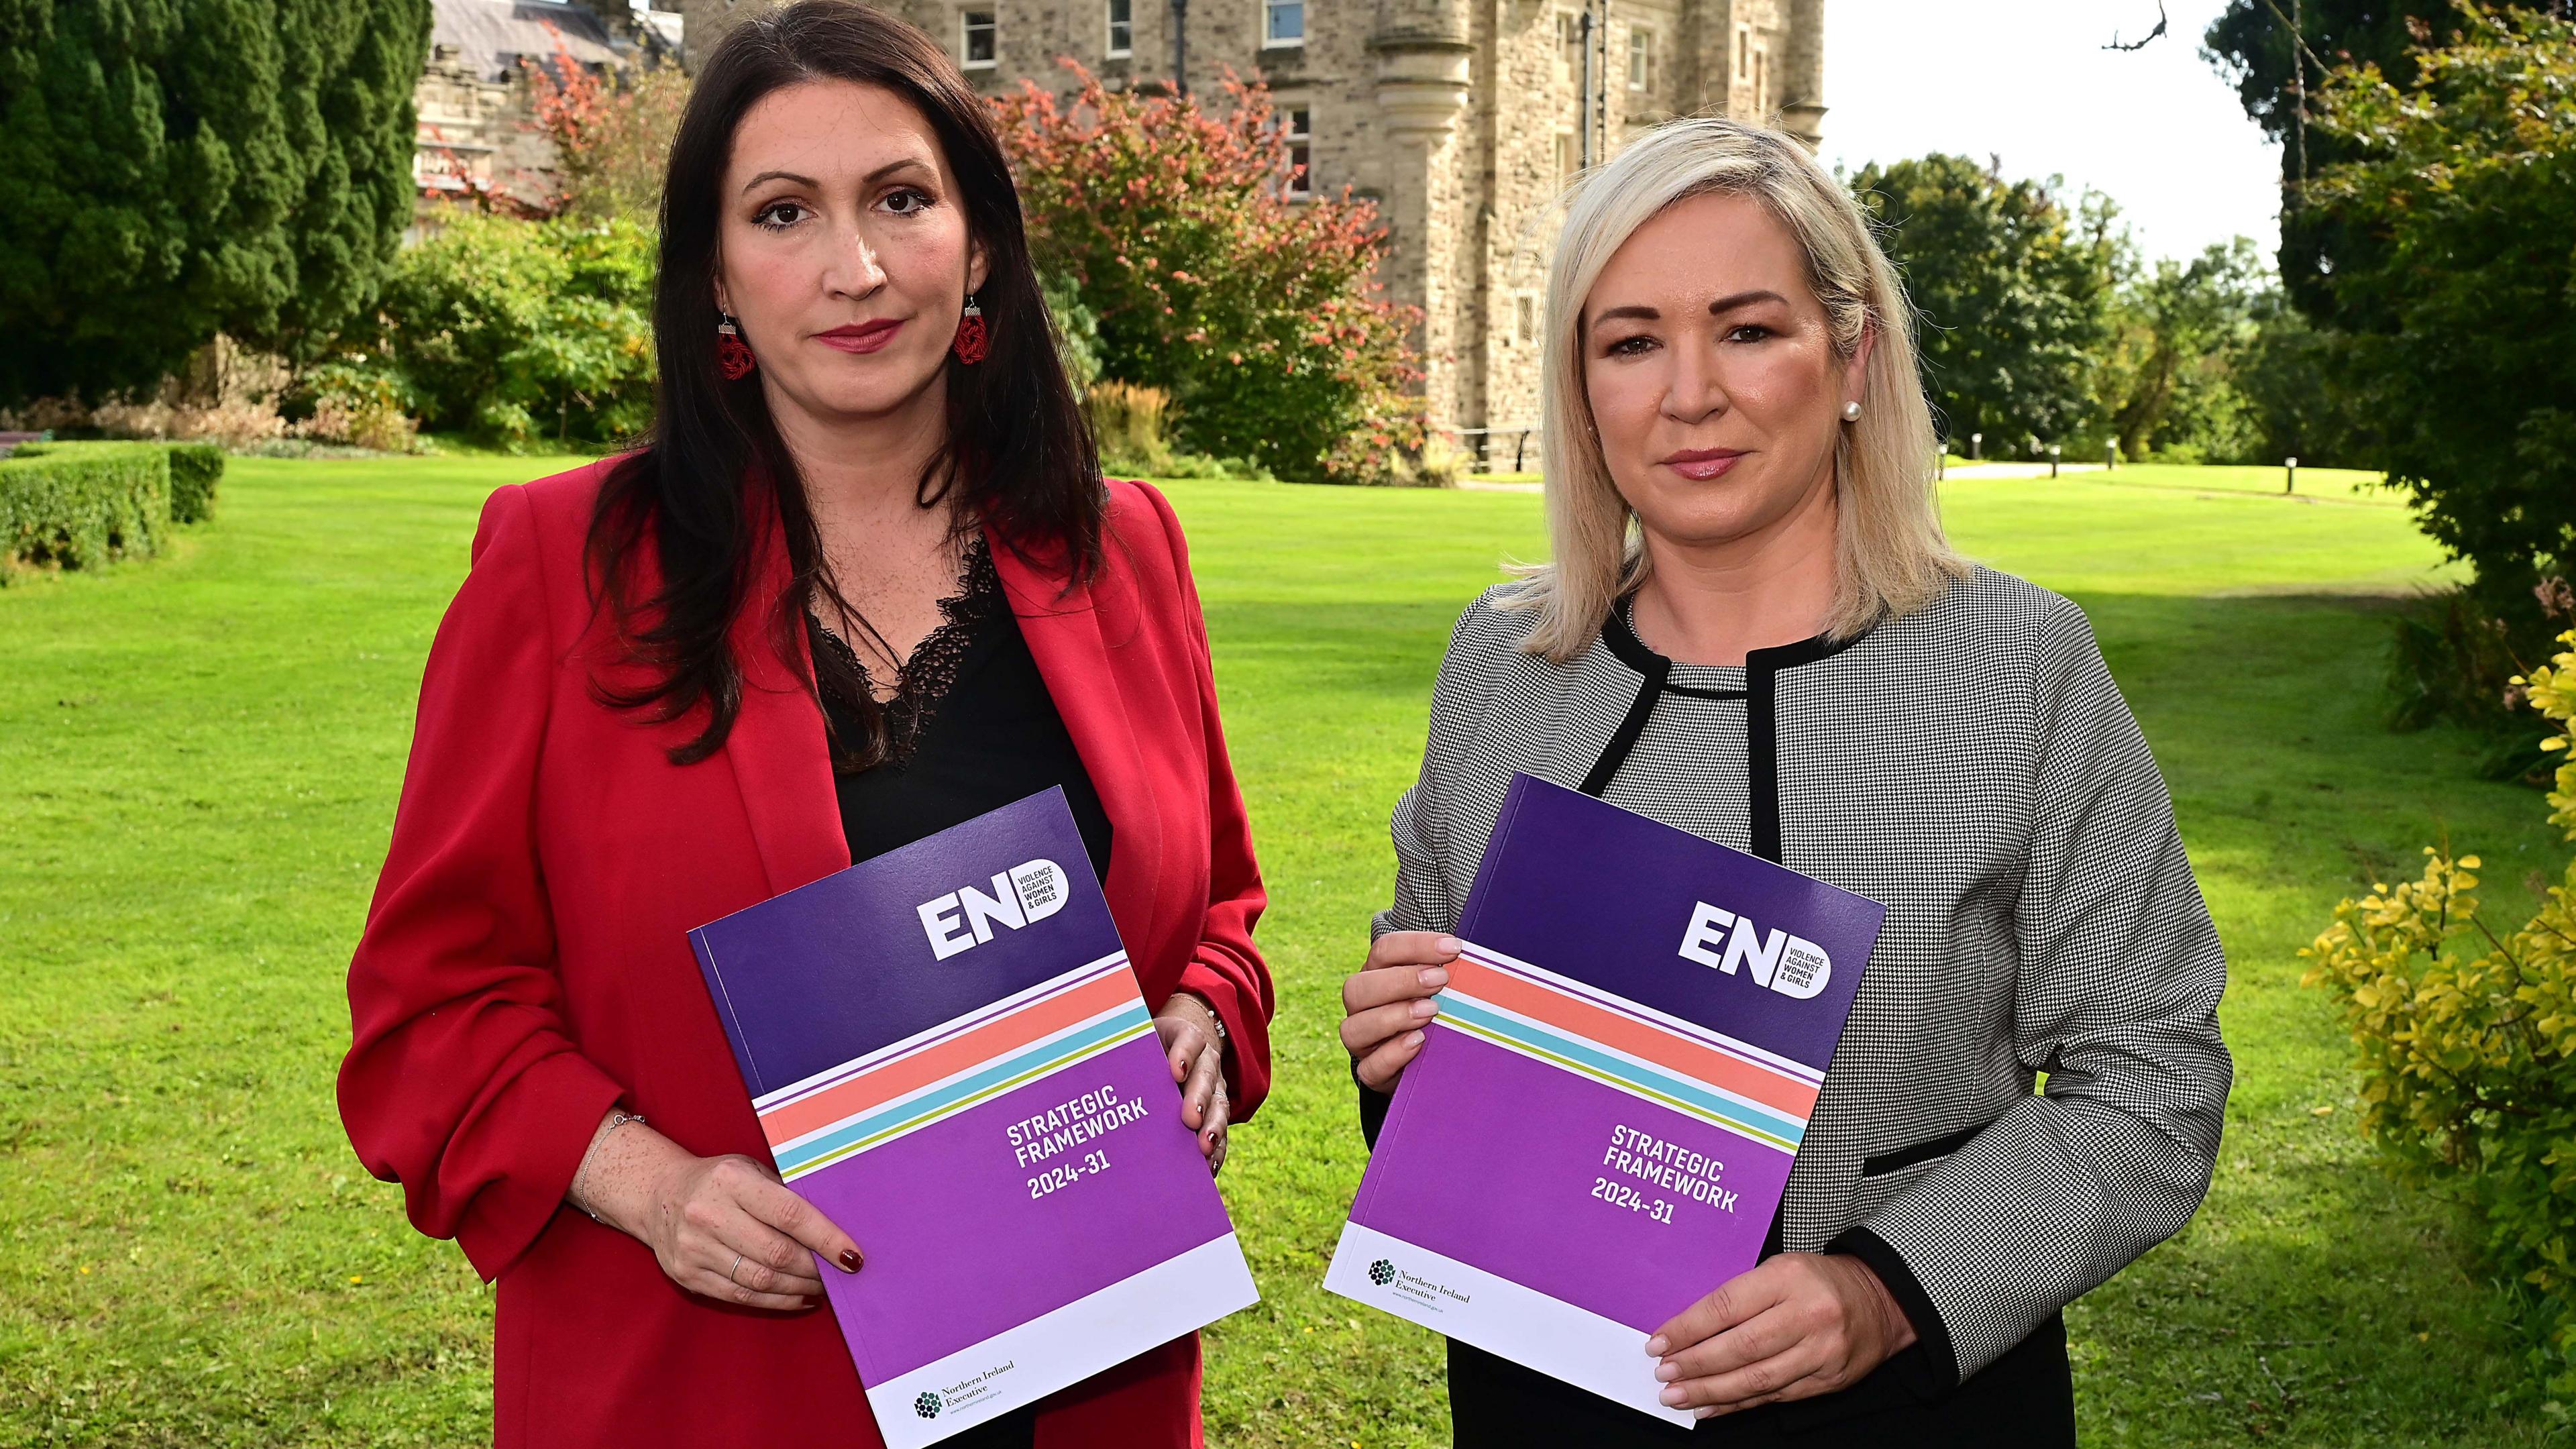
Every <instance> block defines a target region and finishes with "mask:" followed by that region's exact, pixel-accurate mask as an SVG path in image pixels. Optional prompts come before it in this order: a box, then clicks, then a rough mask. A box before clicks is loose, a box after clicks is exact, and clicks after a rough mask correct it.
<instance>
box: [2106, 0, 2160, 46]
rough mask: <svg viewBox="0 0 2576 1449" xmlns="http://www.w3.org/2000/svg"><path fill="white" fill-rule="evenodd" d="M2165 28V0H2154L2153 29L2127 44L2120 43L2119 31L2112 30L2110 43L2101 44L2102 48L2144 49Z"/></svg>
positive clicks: (2152, 42)
mask: <svg viewBox="0 0 2576 1449" xmlns="http://www.w3.org/2000/svg"><path fill="white" fill-rule="evenodd" d="M2165 29H2166V19H2165V0H2156V28H2155V29H2153V30H2150V31H2148V32H2147V33H2146V35H2145V36H2144V37H2143V38H2141V39H2139V40H2137V41H2135V42H2132V43H2131V44H2128V45H2122V44H2121V43H2120V32H2118V31H2116V30H2114V31H2112V32H2111V43H2110V44H2109V45H2106V46H2103V47H2102V48H2103V49H2104V50H2144V49H2146V48H2147V47H2148V46H2150V45H2153V44H2154V43H2155V42H2156V38H2157V37H2158V36H2161V35H2163V34H2164V33H2165Z"/></svg>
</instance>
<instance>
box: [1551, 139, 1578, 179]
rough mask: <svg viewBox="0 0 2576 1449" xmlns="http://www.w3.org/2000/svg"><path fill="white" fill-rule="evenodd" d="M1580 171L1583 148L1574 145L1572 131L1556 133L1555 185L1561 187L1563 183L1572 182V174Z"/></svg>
mask: <svg viewBox="0 0 2576 1449" xmlns="http://www.w3.org/2000/svg"><path fill="white" fill-rule="evenodd" d="M1582 169H1583V148H1582V147H1581V146H1580V145H1578V144H1577V143H1576V141H1575V139H1574V133H1573V132H1572V131H1559V132H1557V133H1556V184H1557V185H1559V186H1563V185H1564V184H1565V183H1567V182H1569V181H1572V180H1573V179H1574V173H1575V172H1577V171H1580V170H1582Z"/></svg>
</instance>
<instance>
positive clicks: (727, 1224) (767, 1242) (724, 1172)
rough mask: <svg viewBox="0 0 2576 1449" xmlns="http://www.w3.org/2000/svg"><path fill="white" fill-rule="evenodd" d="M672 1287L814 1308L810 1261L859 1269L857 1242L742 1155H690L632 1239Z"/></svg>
mask: <svg viewBox="0 0 2576 1449" xmlns="http://www.w3.org/2000/svg"><path fill="white" fill-rule="evenodd" d="M638 1236H640V1237H641V1238H643V1240H644V1243H645V1246H647V1247H649V1248H651V1249H652V1250H653V1256H654V1258H655V1259H656V1260H657V1261H659V1262H660V1263H661V1265H662V1271H663V1272H664V1273H666V1274H668V1275H669V1276H670V1279H671V1281H672V1282H674V1283H677V1284H679V1285H680V1286H681V1287H683V1288H686V1289H688V1290H689V1291H690V1292H692V1293H701V1294H704V1295H706V1296H707V1297H709V1298H716V1299H721V1300H723V1301H724V1302H727V1303H739V1304H742V1305H743V1306H744V1307H746V1308H811V1307H813V1306H814V1303H815V1300H817V1299H819V1298H821V1297H822V1296H823V1280H822V1278H821V1277H820V1276H819V1275H818V1273H817V1271H816V1269H815V1267H814V1259H813V1256H812V1255H813V1254H815V1253H820V1254H822V1255H823V1258H824V1261H826V1262H832V1263H838V1264H840V1265H841V1271H843V1272H845V1273H855V1272H857V1271H858V1270H859V1262H860V1259H859V1245H858V1244H856V1243H854V1242H852V1241H850V1235H849V1234H847V1233H844V1232H842V1231H841V1230H840V1228H839V1227H837V1226H835V1225H834V1224H833V1222H832V1220H831V1219H829V1218H826V1217H824V1216H823V1214H822V1213H821V1212H819V1211H817V1210H816V1209H815V1207H814V1205H813V1204H812V1203H809V1202H807V1201H806V1200H805V1199H803V1198H801V1197H799V1196H797V1195H796V1193H795V1192H794V1191H792V1190H791V1189H789V1188H788V1186H787V1185H786V1184H785V1183H782V1182H780V1181H779V1180H778V1178H777V1176H776V1175H775V1174H774V1173H772V1172H771V1171H770V1169H769V1168H768V1167H767V1166H765V1165H763V1164H761V1163H757V1162H754V1161H752V1160H751V1159H750V1158H748V1157H743V1156H740V1155H731V1156H725V1157H687V1158H685V1159H684V1160H682V1161H679V1162H676V1163H674V1164H672V1166H671V1168H670V1169H669V1171H668V1172H667V1173H666V1174H665V1176H664V1177H663V1179H662V1181H661V1183H660V1184H659V1186H658V1188H657V1190H656V1191H655V1192H654V1194H653V1197H652V1201H651V1204H650V1207H649V1208H648V1210H647V1214H646V1219H645V1223H644V1231H643V1232H642V1233H640V1234H638Z"/></svg>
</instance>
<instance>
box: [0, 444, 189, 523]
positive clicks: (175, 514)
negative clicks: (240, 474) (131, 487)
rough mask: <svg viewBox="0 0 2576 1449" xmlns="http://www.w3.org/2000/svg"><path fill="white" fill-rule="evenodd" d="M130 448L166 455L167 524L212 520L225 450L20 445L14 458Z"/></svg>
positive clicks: (82, 454) (170, 446)
mask: <svg viewBox="0 0 2576 1449" xmlns="http://www.w3.org/2000/svg"><path fill="white" fill-rule="evenodd" d="M131 448H148V449H153V450H156V451H159V452H162V453H166V454H167V455H169V459H170V521H171V522H173V523H203V522H205V521H206V520H207V519H210V518H212V517H214V516H215V486H216V484H218V483H220V482H221V481H223V476H224V450H223V449H221V448H219V447H217V446H215V445H214V444H212V443H156V442H106V441H100V442H84V441H71V442H49V443H22V444H20V445H19V446H18V450H17V452H16V453H14V454H12V455H11V456H13V457H19V458H44V457H61V458H70V457H88V456H97V455H100V454H102V453H112V452H117V451H120V450H124V449H131Z"/></svg>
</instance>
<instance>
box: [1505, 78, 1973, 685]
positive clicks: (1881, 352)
mask: <svg viewBox="0 0 2576 1449" xmlns="http://www.w3.org/2000/svg"><path fill="white" fill-rule="evenodd" d="M1711 193H1716V194H1722V195H1729V196H1749V197H1752V198H1754V199H1755V200H1757V201H1759V202H1761V203H1762V205H1763V207H1764V208H1765V209H1766V210H1768V211H1769V212H1770V213H1771V215H1773V216H1774V217H1777V218H1778V219H1779V221H1780V223H1781V225H1783V226H1785V227H1787V228H1788V229H1789V233H1790V235H1792V236H1793V237H1795V238H1797V241H1798V247H1799V250H1800V251H1801V252H1803V253H1804V254H1805V257H1806V270H1807V284H1808V285H1809V286H1810V287H1811V288H1813V289H1814V291H1815V294H1816V300H1818V301H1819V302H1822V303H1823V304H1824V308H1825V317H1826V324H1827V326H1828V328H1829V329H1830V332H1831V336H1832V341H1833V347H1834V353H1835V355H1836V356H1837V357H1839V358H1843V359H1846V360H1847V359H1849V358H1850V357H1851V356H1852V355H1853V354H1854V353H1856V352H1857V351H1858V350H1859V349H1860V346H1861V342H1862V339H1863V338H1869V339H1871V347H1870V354H1869V364H1868V368H1867V371H1866V373H1865V374H1864V377H1863V386H1864V388H1865V391H1864V393H1863V394H1862V396H1863V405H1862V409H1861V415H1860V419H1859V421H1857V422H1852V423H1845V424H1842V425H1841V426H1842V439H1841V442H1840V443H1839V444H1838V445H1837V446H1836V448H1835V452H1834V489H1835V504H1836V524H1835V527H1836V530H1837V538H1836V542H1835V549H1834V562H1835V583H1834V607H1833V611H1832V613H1831V614H1829V615H1828V616H1827V617H1826V619H1825V627H1824V632H1825V634H1826V635H1827V636H1828V637H1830V638H1834V639H1848V638H1851V637H1852V636H1854V635H1857V634H1859V633H1860V632H1861V631H1863V630H1865V629H1867V628H1869V627H1870V626H1871V625H1872V624H1874V623H1876V622H1877V621H1879V620H1880V619H1882V618H1887V617H1890V616H1895V615H1902V614H1909V613H1912V612H1914V611H1915V610H1918V609H1921V608H1924V607H1925V606H1927V605H1929V604H1930V603H1931V602H1932V601H1933V600H1934V599H1937V598H1939V597H1940V595H1941V591H1942V590H1943V589H1944V588H1945V587H1947V585H1948V583H1949V581H1950V580H1951V579H1953V578H1956V577H1958V576H1959V575H1961V574H1964V573H1965V572H1967V569H1968V564H1967V561H1966V560H1965V559H1963V558H1961V557H1960V556H1959V555H1958V554H1957V553H1956V552H1954V551H1953V550H1952V549H1951V547H1950V543H1949V540H1948V539H1947V538H1946V537H1945V536H1944V535H1943V534H1942V531H1941V519H1940V515H1939V513H1938V511H1937V510H1936V508H1935V506H1934V502H1933V496H1932V460H1933V454H1932V449H1933V446H1934V440H1933V434H1932V411H1931V408H1930V406H1929V405H1928V404H1927V403H1925V401H1924V399H1923V387H1922V383H1921V381H1920V379H1919V378H1918V377H1917V376H1916V374H1915V363H1914V338H1913V327H1912V322H1913V311H1912V309H1911V308H1910V307H1909V306H1908V305H1907V303H1906V300H1905V291H1904V288H1903V286H1902V285H1901V284H1900V283H1899V282H1898V281H1897V277H1896V269H1895V268H1894V267H1893V266H1891V265H1889V263H1888V260H1887V256H1886V254H1885V253H1883V252H1881V251H1880V250H1879V248H1878V242H1877V240H1876V239H1875V238H1873V237H1872V236H1871V235H1870V230H1869V221H1868V219H1867V218H1866V217H1864V216H1863V215H1862V213H1861V210H1860V207H1859V206H1858V205H1857V204H1855V203H1854V202H1853V201H1852V199H1851V197H1850V196H1848V195H1846V194H1845V193H1844V191H1843V189H1842V187H1841V186H1840V185H1838V184H1836V183H1835V181H1834V178H1833V177H1832V176H1831V175H1830V174H1828V173H1827V172H1826V171H1825V169H1824V167H1822V166H1820V165H1818V164H1817V162H1816V159H1815V158H1814V157H1813V156H1810V155H1808V154H1807V151H1806V148H1804V147H1802V146H1800V145H1799V144H1798V143H1797V142H1796V141H1795V140H1793V139H1791V138H1790V137H1788V136H1787V135H1784V134H1782V133H1781V132H1778V131H1772V130H1765V129H1763V128H1762V127H1759V126H1748V125H1746V124H1744V123H1743V122H1740V121H1730V120H1725V119H1723V118H1719V117H1713V116H1702V117H1694V118H1690V119H1686V120H1679V121H1672V122H1669V123H1667V124H1665V125H1662V126H1658V127H1656V128H1655V129H1653V130H1651V131H1648V132H1646V133H1645V134H1644V135H1642V136H1640V137H1638V138H1637V139H1636V140H1635V141H1633V142H1631V143H1629V145H1628V146H1627V147H1626V148H1625V149H1624V150H1622V151H1620V152H1619V154H1618V155H1616V156H1614V157H1612V158H1611V159H1610V160H1609V161H1608V162H1607V163H1605V164H1604V165H1602V166H1601V167H1599V168H1598V169H1596V170H1594V171H1590V172H1587V173H1585V174H1584V175H1583V176H1582V177H1581V178H1580V179H1578V180H1577V181H1576V182H1575V183H1574V185H1573V186H1572V187H1571V188H1570V189H1569V190H1568V192H1567V194H1566V197H1565V224H1564V228H1563V230H1562V231H1561V232H1560V234H1559V236H1558V240H1557V246H1556V259H1555V261H1554V262H1553V263H1552V264H1551V266H1550V267H1549V269H1548V278H1547V327H1546V330H1545V332H1544V333H1543V334H1542V336H1543V342H1542V346H1543V347H1544V348H1545V349H1546V351H1545V353H1544V356H1543V357H1542V359H1541V363H1540V367H1541V378H1542V380H1541V398H1542V416H1543V418H1544V420H1545V436H1544V437H1543V438H1542V439H1541V443H1540V456H1541V458H1542V460H1543V463H1542V466H1543V467H1544V468H1545V469H1546V479H1547V483H1546V495H1547V531H1548V542H1549V546H1550V549H1551V552H1552V554H1553V560H1552V561H1551V562H1549V563H1545V564H1536V565H1531V566H1528V567H1525V568H1523V569H1522V570H1520V573H1521V575H1522V577H1523V579H1524V580H1525V582H1524V583H1523V585H1522V586H1521V587H1520V588H1518V589H1515V590H1512V591H1511V596H1510V598H1509V601H1508V603H1507V607H1510V608H1514V609H1519V610H1525V611H1527V612H1530V613H1533V614H1535V615H1536V616H1537V618H1536V621H1535V622H1534V623H1533V624H1532V625H1531V627H1530V631H1529V634H1528V636H1527V637H1525V638H1524V639H1523V640H1522V641H1521V648H1523V649H1524V650H1526V651H1528V652H1529V653H1532V654H1537V655H1541V656H1544V657H1545V658H1548V659H1551V660H1554V661H1556V662H1558V663H1564V662H1566V661H1568V660H1570V659H1572V658H1574V657H1575V656H1576V655H1578V654H1581V653H1582V652H1583V651H1584V650H1585V649H1587V648H1589V647H1590V646H1591V644H1592V641H1593V640H1594V639H1596V638H1598V637H1599V636H1600V633H1601V626H1602V624H1603V623H1604V622H1605V621H1606V620H1607V618H1608V617H1609V613H1610V610H1611V608H1612V607H1613V606H1614V605H1615V604H1617V602H1618V601H1619V600H1620V599H1622V598H1624V597H1626V596H1627V594H1628V593H1629V592H1630V591H1631V590H1633V589H1635V588H1636V587H1637V586H1638V585H1639V584H1641V583H1643V582H1644V581H1645V578H1646V573H1647V569H1648V563H1647V556H1646V552H1645V547H1644V542H1643V539H1642V538H1641V537H1640V535H1639V530H1638V524H1637V519H1636V515H1635V513H1634V512H1633V511H1632V510H1631V509H1630V508H1629V507H1628V504H1627V500H1625V499H1623V498H1621V497H1620V496H1619V489H1618V486H1617V485H1616V484H1615V483H1613V482H1612V481H1611V478H1610V469H1609V465H1608V464H1607V463H1606V462H1605V461H1604V460H1603V458H1602V454H1601V437H1600V434H1599V432H1598V431H1597V430H1596V429H1595V427H1594V424H1593V420H1592V408H1591V404H1590V403H1589V402H1588V401H1587V400H1586V397H1585V393H1584V386H1583V339H1582V331H1583V304H1584V301H1585V299H1586V298H1587V297H1588V296H1590V294H1591V292H1592V284H1593V282H1594V281H1595V280H1597V279H1598V278H1599V277H1600V275H1601V270H1602V268H1603V267H1605V266H1607V265H1608V264H1609V261H1610V257H1611V255H1612V254H1613V253H1615V252H1617V251H1618V250H1619V248H1620V247H1621V246H1622V245H1624V244H1626V242H1627V240H1628V238H1629V237H1630V236H1631V235H1633V234H1635V232H1636V230H1637V229H1638V228H1639V227H1641V226H1643V225H1645V224H1646V223H1647V222H1648V221H1651V220H1653V219H1654V218H1655V217H1656V216H1658V215H1660V214H1662V212H1663V211H1664V210H1665V209H1666V208H1667V207H1670V206H1672V205H1673V204H1675V203H1676V202H1680V201H1684V200H1687V199H1689V198H1691V197H1695V196H1704V195H1709V194H1711Z"/></svg>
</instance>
